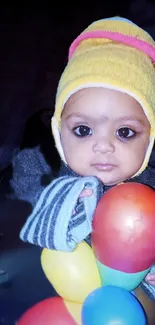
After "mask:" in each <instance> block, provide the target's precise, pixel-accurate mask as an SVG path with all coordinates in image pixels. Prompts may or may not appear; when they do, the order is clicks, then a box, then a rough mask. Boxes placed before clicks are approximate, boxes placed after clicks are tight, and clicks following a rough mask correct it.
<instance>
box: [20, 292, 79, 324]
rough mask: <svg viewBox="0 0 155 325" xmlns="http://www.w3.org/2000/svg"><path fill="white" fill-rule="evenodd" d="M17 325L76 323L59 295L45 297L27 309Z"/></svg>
mask: <svg viewBox="0 0 155 325" xmlns="http://www.w3.org/2000/svg"><path fill="white" fill-rule="evenodd" d="M17 325H77V323H76V322H75V320H74V319H73V318H72V316H71V314H70V313H69V311H68V310H67V307H66V306H65V304H64V301H63V299H62V298H61V297H54V298H48V299H45V300H43V301H41V302H39V303H37V304H36V305H34V306H33V307H32V308H30V309H28V310H27V311H26V312H25V313H24V314H23V315H22V317H21V318H20V319H19V321H18V322H17Z"/></svg>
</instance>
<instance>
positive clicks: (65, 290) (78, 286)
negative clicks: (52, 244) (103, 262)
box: [41, 241, 101, 303]
mask: <svg viewBox="0 0 155 325" xmlns="http://www.w3.org/2000/svg"><path fill="white" fill-rule="evenodd" d="M41 265H42V268H43V271H44V273H45V275H46V277H47V279H48V280H49V282H50V283H51V284H52V286H53V287H54V289H55V290H56V292H57V293H58V294H59V295H60V296H61V297H62V298H63V299H65V300H69V301H73V302H78V303H83V301H84V300H85V298H86V297H87V296H88V294H89V293H90V292H92V291H93V290H95V289H96V288H99V287H100V286H101V279H100V275H99V272H98V269H97V265H96V261H95V256H94V254H93V251H92V248H91V247H90V246H89V245H88V244H87V243H86V242H84V241H83V242H82V243H80V244H79V245H78V246H77V248H76V249H75V250H74V251H73V252H61V251H55V250H49V249H46V248H45V249H43V251H42V254H41Z"/></svg>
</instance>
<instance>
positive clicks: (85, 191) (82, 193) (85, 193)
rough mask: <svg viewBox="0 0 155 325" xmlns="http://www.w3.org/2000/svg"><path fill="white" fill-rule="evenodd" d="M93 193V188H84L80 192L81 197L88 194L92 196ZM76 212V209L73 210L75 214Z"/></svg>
mask: <svg viewBox="0 0 155 325" xmlns="http://www.w3.org/2000/svg"><path fill="white" fill-rule="evenodd" d="M92 194H93V190H91V189H89V188H87V189H85V190H83V191H82V192H81V194H80V196H79V197H86V196H91V195H92ZM75 213H76V211H75V209H74V210H73V215H74V214H75Z"/></svg>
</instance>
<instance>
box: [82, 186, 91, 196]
mask: <svg viewBox="0 0 155 325" xmlns="http://www.w3.org/2000/svg"><path fill="white" fill-rule="evenodd" d="M92 194H93V190H91V189H89V188H87V189H85V190H83V191H82V193H81V194H80V197H85V196H91V195H92Z"/></svg>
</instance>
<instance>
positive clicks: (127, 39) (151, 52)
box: [69, 30, 155, 63]
mask: <svg viewBox="0 0 155 325" xmlns="http://www.w3.org/2000/svg"><path fill="white" fill-rule="evenodd" d="M90 38H107V39H110V40H113V41H116V42H119V43H122V44H125V45H129V46H131V47H134V48H136V49H137V50H140V51H142V52H144V53H145V54H147V55H148V56H149V57H150V59H151V60H152V62H153V63H154V62H155V46H153V45H151V44H149V43H147V42H145V41H143V40H140V39H138V38H136V37H133V36H128V35H123V34H121V33H118V32H109V31H100V30H96V31H91V32H85V33H82V34H80V35H79V36H78V37H77V38H76V39H75V40H74V41H73V43H72V44H71V46H70V48H69V59H71V57H72V55H73V53H74V52H75V50H76V49H77V47H78V45H79V44H80V42H81V41H84V40H87V39H90Z"/></svg>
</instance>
